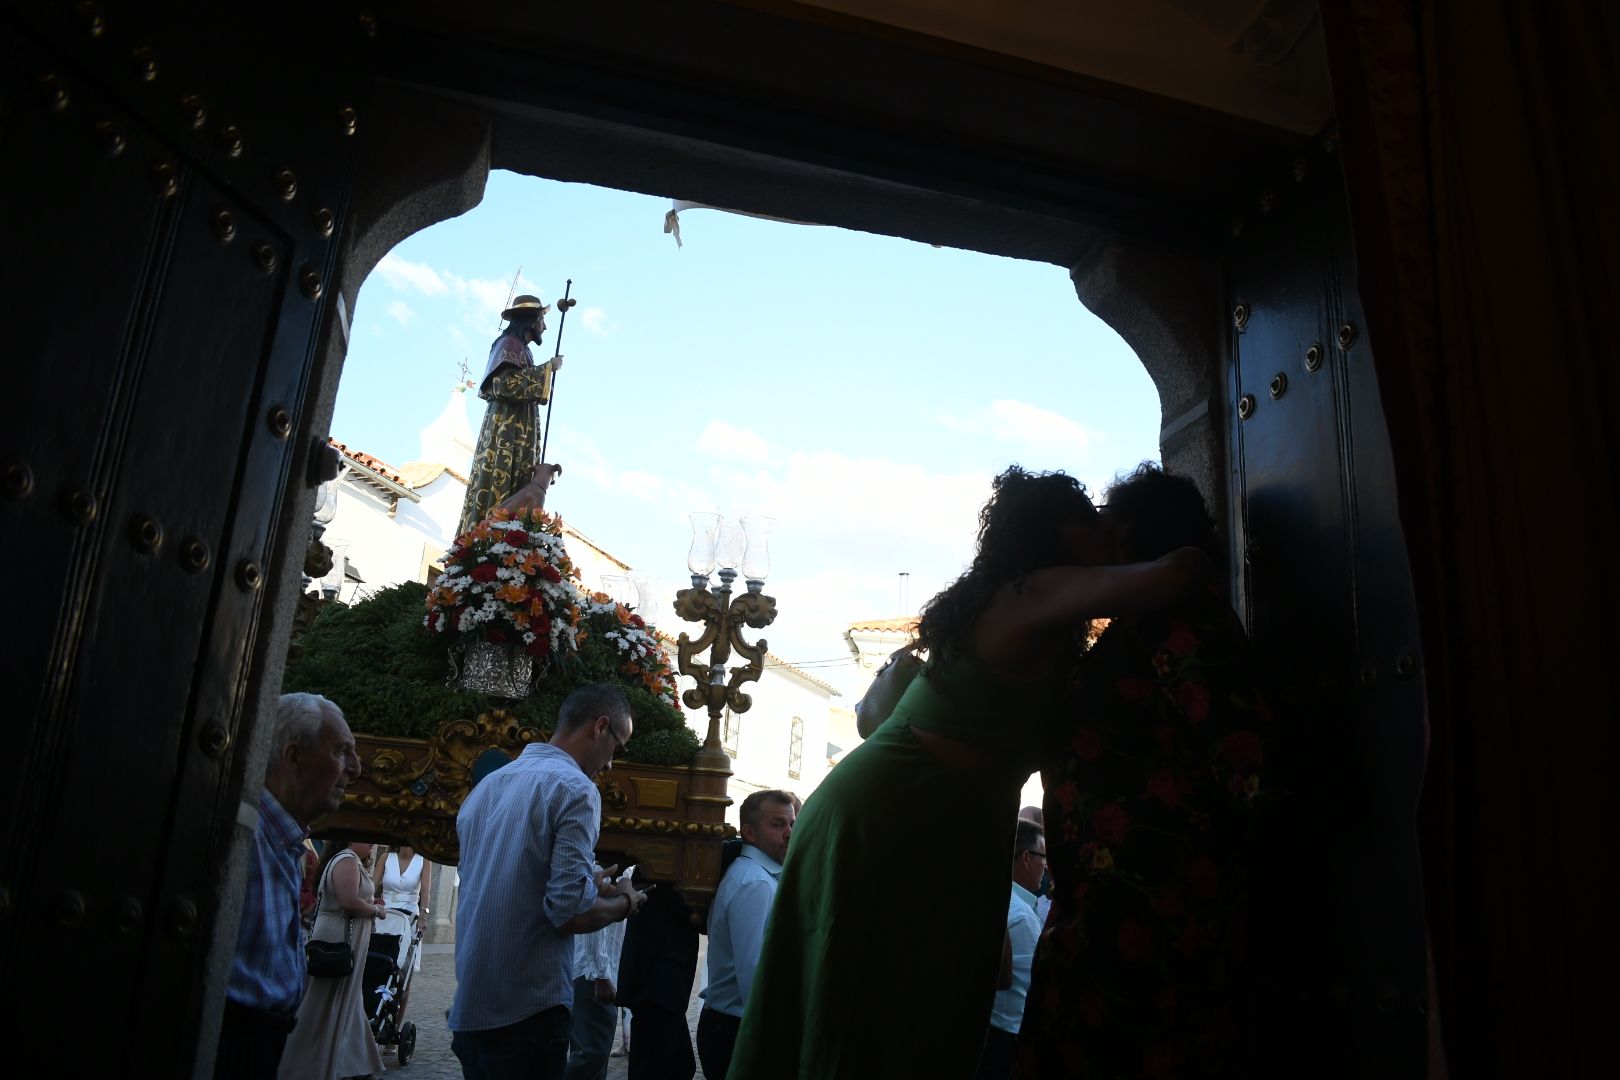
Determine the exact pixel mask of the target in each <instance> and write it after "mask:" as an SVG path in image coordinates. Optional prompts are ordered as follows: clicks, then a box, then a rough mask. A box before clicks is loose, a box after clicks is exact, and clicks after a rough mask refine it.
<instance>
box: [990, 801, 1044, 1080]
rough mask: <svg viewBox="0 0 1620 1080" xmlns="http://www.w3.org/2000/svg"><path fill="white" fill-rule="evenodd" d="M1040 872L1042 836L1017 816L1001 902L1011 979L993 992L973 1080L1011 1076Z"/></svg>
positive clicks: (1035, 932)
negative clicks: (1008, 890)
mask: <svg viewBox="0 0 1620 1080" xmlns="http://www.w3.org/2000/svg"><path fill="white" fill-rule="evenodd" d="M1044 873H1046V836H1045V834H1044V833H1042V831H1041V827H1040V825H1038V824H1037V823H1035V822H1034V821H1031V820H1029V819H1028V818H1024V817H1020V818H1019V819H1018V831H1017V832H1016V833H1014V835H1013V860H1012V896H1011V898H1010V899H1009V900H1008V902H1007V944H1008V951H1009V952H1010V954H1011V955H1010V957H1009V959H1010V961H1011V963H1010V966H1011V968H1012V980H1011V983H1010V985H1008V986H1006V987H1004V988H1002V989H1000V990H998V991H997V992H996V1004H995V1007H994V1008H993V1009H992V1010H991V1012H990V1034H989V1036H988V1037H987V1038H986V1039H985V1043H984V1055H983V1056H982V1057H981V1058H980V1059H979V1076H978V1080H1005V1078H1006V1077H1009V1076H1011V1075H1012V1066H1013V1057H1014V1055H1015V1054H1016V1053H1017V1051H1018V1028H1019V1025H1021V1024H1022V1023H1023V1020H1024V998H1025V996H1026V995H1027V994H1028V993H1029V971H1030V965H1031V963H1032V962H1033V961H1034V959H1035V945H1036V943H1037V941H1039V939H1040V936H1041V924H1040V920H1039V919H1037V918H1036V916H1035V896H1036V894H1037V893H1038V892H1040V891H1041V875H1042V874H1044Z"/></svg>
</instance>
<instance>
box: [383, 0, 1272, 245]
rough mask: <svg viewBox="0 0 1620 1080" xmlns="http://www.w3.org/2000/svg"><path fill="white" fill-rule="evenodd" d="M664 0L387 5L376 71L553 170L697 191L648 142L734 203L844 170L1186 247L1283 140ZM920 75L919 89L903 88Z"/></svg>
mask: <svg viewBox="0 0 1620 1080" xmlns="http://www.w3.org/2000/svg"><path fill="white" fill-rule="evenodd" d="M677 10H678V11H679V13H680V18H679V20H676V19H673V18H671V16H670V9H669V7H668V6H667V5H656V4H650V3H647V2H645V0H617V2H614V3H608V4H601V5H593V6H591V7H590V8H588V9H582V10H576V11H573V12H571V13H570V14H569V16H568V18H566V19H555V18H551V19H549V21H548V19H547V18H546V17H545V13H544V12H543V11H542V12H540V13H536V12H535V11H533V10H530V9H517V10H514V9H513V8H512V6H510V5H505V6H495V5H487V4H483V3H473V4H469V5H463V6H462V7H461V8H459V9H458V11H459V15H457V16H453V17H451V18H449V19H447V18H446V9H445V8H444V7H443V6H442V5H434V6H433V7H432V8H431V9H430V8H426V7H421V6H419V5H413V4H406V5H402V6H401V8H399V9H395V10H391V12H390V14H389V17H388V22H387V23H386V24H385V25H384V26H383V27H382V28H381V29H380V31H379V35H378V42H377V44H378V49H379V61H380V72H381V73H382V74H384V75H387V76H389V77H392V78H396V79H400V80H403V81H409V82H411V83H413V84H416V85H418V86H421V87H423V88H425V89H428V90H430V91H431V92H434V93H438V94H441V95H443V96H446V97H451V98H455V99H458V100H461V101H463V102H470V103H473V104H477V105H479V106H481V107H483V108H487V109H489V110H490V111H491V112H492V113H494V114H495V115H496V116H497V125H496V127H497V132H498V133H499V136H498V139H497V145H496V147H495V148H494V155H495V156H494V158H493V159H492V164H494V165H496V166H497V167H514V168H519V169H522V171H538V172H539V173H540V174H541V175H548V176H556V175H557V172H556V169H555V168H554V169H546V168H544V167H538V168H537V162H536V160H534V159H543V160H553V161H554V162H555V163H556V166H557V167H560V168H561V169H564V170H567V169H570V168H571V169H572V170H573V175H569V176H565V177H558V178H565V179H579V180H584V181H586V182H592V183H599V184H604V185H606V186H612V187H622V188H630V189H634V190H643V191H650V192H654V193H659V194H675V195H679V196H680V197H687V198H698V199H704V200H705V201H711V196H710V195H709V194H706V193H703V192H700V191H697V190H680V189H678V188H675V187H674V185H675V184H676V183H679V182H681V181H683V180H684V179H685V177H684V176H683V175H682V174H681V171H680V170H679V169H671V168H663V169H657V168H653V167H652V164H651V163H650V162H648V161H645V160H641V161H638V160H637V159H638V158H643V159H645V158H647V157H648V156H650V155H661V156H664V157H667V158H669V159H671V161H681V160H685V161H687V162H690V163H691V165H692V167H693V168H694V169H695V170H696V171H697V172H698V173H701V172H702V163H703V162H704V161H705V160H706V159H707V160H709V161H710V163H711V164H712V165H714V166H716V167H717V170H718V171H719V172H722V173H723V172H724V171H725V170H726V169H728V168H729V169H741V170H742V173H746V174H748V175H749V176H750V179H751V181H752V182H751V184H750V185H747V186H745V185H741V184H738V185H733V186H734V187H736V188H737V189H738V190H737V191H736V195H737V196H738V197H734V198H730V199H728V200H725V204H726V205H736V206H738V208H742V209H752V210H759V211H764V212H770V213H775V214H780V215H783V216H795V215H794V210H793V207H791V206H783V205H780V204H779V202H777V201H772V200H773V198H775V197H777V193H776V192H773V191H771V190H769V189H765V190H761V188H760V187H759V185H758V183H757V179H758V177H760V176H770V175H778V176H782V177H787V178H790V182H792V181H791V178H793V177H797V178H798V182H800V183H802V184H803V185H804V186H806V187H807V188H813V187H814V186H815V184H816V183H818V182H820V183H823V184H826V183H836V182H837V178H839V177H850V178H854V177H859V178H860V181H859V183H858V184H856V183H853V181H852V184H853V187H857V188H859V187H863V186H864V189H865V190H866V191H867V192H868V193H869V194H870V193H872V191H873V190H874V188H873V185H876V186H878V187H881V186H883V185H889V186H890V187H891V189H892V190H893V191H894V192H895V193H896V194H898V193H899V192H902V191H905V192H911V193H914V194H915V193H927V194H930V195H932V196H935V197H937V198H939V199H942V200H944V201H943V202H942V203H940V204H939V206H938V208H937V209H939V210H941V211H949V210H951V209H952V208H953V207H954V210H955V212H961V211H963V210H964V209H965V208H969V207H973V206H978V207H981V208H984V209H985V210H986V211H990V210H991V209H992V208H994V212H990V213H988V217H989V218H995V217H996V216H997V214H1000V215H1008V214H1011V215H1014V216H1016V217H1018V218H1020V219H1022V220H1024V221H1025V222H1026V223H1027V228H1029V229H1030V230H1032V232H1034V233H1038V232H1041V231H1043V230H1044V231H1046V232H1048V233H1049V232H1050V231H1051V230H1052V229H1054V228H1056V229H1058V230H1059V231H1060V232H1064V231H1070V232H1074V233H1075V235H1076V236H1081V235H1084V236H1093V235H1095V234H1096V233H1097V232H1098V231H1106V232H1116V233H1123V234H1127V235H1132V236H1136V237H1139V238H1143V239H1152V240H1156V241H1159V242H1162V243H1166V244H1169V245H1171V246H1176V247H1187V248H1206V247H1208V248H1212V247H1214V246H1215V245H1216V244H1217V243H1218V241H1219V239H1220V237H1221V236H1222V234H1223V233H1224V230H1225V228H1226V226H1227V224H1228V222H1229V218H1230V208H1231V206H1232V205H1233V204H1234V201H1235V200H1236V199H1237V197H1238V194H1239V193H1240V192H1242V191H1244V190H1246V189H1247V188H1248V187H1249V186H1250V184H1251V182H1252V178H1253V176H1254V175H1255V172H1256V169H1257V167H1259V163H1264V162H1269V161H1272V160H1275V159H1278V158H1281V157H1283V156H1284V155H1286V154H1289V153H1292V152H1293V151H1294V150H1295V148H1297V147H1298V146H1299V145H1300V144H1301V142H1302V140H1301V139H1300V138H1299V137H1297V136H1294V135H1292V134H1290V133H1287V132H1282V131H1279V130H1276V129H1270V128H1261V127H1258V126H1257V125H1254V124H1252V123H1250V122H1247V121H1242V120H1238V119H1236V118H1232V117H1225V116H1223V115H1221V114H1217V113H1211V112H1208V111H1206V110H1195V109H1189V108H1188V107H1186V106H1184V105H1182V104H1180V103H1172V102H1163V101H1161V100H1160V99H1156V98H1152V97H1151V96H1149V95H1143V94H1140V93H1135V92H1128V93H1102V92H1100V91H1099V89H1098V88H1097V87H1094V86H1092V85H1091V83H1092V81H1091V80H1083V79H1044V78H1036V77H1034V75H1033V74H1032V73H1031V72H1030V71H1028V70H1025V69H1023V68H1017V67H1013V68H1010V69H1008V68H1000V67H993V66H985V65H981V64H976V63H973V62H970V61H969V60H967V59H964V58H962V57H960V56H955V55H946V54H939V53H934V52H928V51H919V50H916V49H912V48H908V47H906V45H904V44H903V43H897V42H895V41H889V40H881V39H874V38H870V37H863V36H859V35H855V34H851V33H848V32H843V31H840V30H839V29H837V28H830V27H826V26H818V25H810V24H806V23H803V22H798V21H793V20H787V19H782V18H779V17H776V16H773V15H770V14H766V13H761V12H758V11H750V10H744V9H738V8H734V7H730V6H728V5H725V4H715V3H693V4H688V5H682V6H681V7H680V8H679V9H677ZM1042 70H1043V71H1044V70H1046V69H1042ZM923 86H927V87H932V88H935V89H934V92H933V93H932V94H931V95H929V96H927V97H923V96H920V95H918V94H916V93H914V92H913V89H914V88H916V87H923ZM1014 103H1016V106H1015V105H1014ZM593 132H594V141H595V143H596V146H595V148H594V149H591V151H590V153H586V154H583V155H579V160H574V161H570V160H569V158H570V154H571V153H572V152H573V151H572V150H571V149H570V147H569V146H568V145H565V143H568V142H574V141H583V142H589V141H591V133H593ZM548 141H549V145H548ZM721 147H724V148H725V149H721ZM609 148H611V153H610V154H609V155H608V156H606V157H603V156H601V154H603V153H606V152H607V151H608V149H609ZM587 159H588V160H587ZM745 161H746V162H747V163H748V164H747V167H746V168H744V167H743V163H744V162H745ZM620 174H622V175H620ZM739 175H741V173H739ZM696 181H701V177H700V176H695V177H694V182H696ZM683 186H684V185H683ZM710 186H718V187H719V188H721V189H722V190H721V192H720V193H721V194H724V193H725V188H726V186H727V185H726V184H725V183H724V182H723V181H722V182H721V183H720V184H718V185H713V184H711V185H710ZM750 195H751V196H752V199H753V201H754V204H753V205H745V202H746V200H748V198H749V197H750ZM712 201H721V200H712ZM844 201H845V202H847V201H848V200H847V199H846V200H844ZM880 201H881V200H880ZM798 216H805V215H804V214H803V213H802V212H800V214H799V215H798ZM857 216H858V215H857ZM816 220H826V215H825V214H823V215H821V216H819V217H817V218H816ZM829 223H834V224H849V225H850V227H855V228H866V227H868V226H867V225H865V224H859V223H851V222H847V221H842V220H840V221H830V222H829ZM1002 224H1003V225H1005V224H1007V222H1006V221H1005V220H1003V222H1002ZM988 227H989V226H988V224H986V223H981V224H979V225H977V226H975V229H976V230H978V231H983V229H985V228H988ZM876 231H897V230H892V229H878V230H876ZM970 231H972V230H970ZM906 234H907V235H910V231H907V233H906ZM916 238H917V239H924V238H925V237H922V236H918V237H916ZM928 239H932V238H928ZM1031 240H1033V235H1032V237H1031ZM933 242H953V241H950V240H946V241H940V240H937V239H934V240H933ZM963 246H979V245H975V244H966V245H963ZM1026 246H1027V245H1026ZM1033 246H1035V247H1040V246H1042V245H1040V244H1039V243H1035V244H1034V245H1033ZM1047 246H1051V245H1047ZM1058 246H1059V247H1065V248H1066V247H1072V246H1073V245H1072V244H1070V243H1068V242H1067V240H1065V242H1064V243H1063V244H1060V245H1058ZM1007 253H1011V252H1007ZM1054 261H1056V260H1054Z"/></svg>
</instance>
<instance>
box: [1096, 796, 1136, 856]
mask: <svg viewBox="0 0 1620 1080" xmlns="http://www.w3.org/2000/svg"><path fill="white" fill-rule="evenodd" d="M1130 827H1131V815H1129V814H1127V813H1126V812H1125V808H1124V807H1123V806H1121V805H1119V804H1118V803H1108V804H1107V805H1105V806H1103V807H1102V808H1101V809H1100V810H1098V811H1097V812H1096V814H1094V815H1092V818H1091V829H1092V832H1094V833H1096V835H1097V839H1099V840H1101V841H1102V842H1103V843H1105V844H1107V845H1108V846H1109V847H1118V846H1119V845H1121V844H1123V843H1124V842H1125V830H1126V829H1128V828H1130Z"/></svg>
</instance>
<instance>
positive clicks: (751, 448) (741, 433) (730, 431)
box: [697, 420, 771, 464]
mask: <svg viewBox="0 0 1620 1080" xmlns="http://www.w3.org/2000/svg"><path fill="white" fill-rule="evenodd" d="M697 448H698V450H699V451H700V452H702V453H705V454H708V455H709V456H710V457H716V458H721V459H723V460H726V461H743V462H748V463H750V464H757V463H759V462H763V461H765V460H766V459H768V458H769V457H770V455H771V448H770V444H769V443H767V442H766V441H765V440H764V438H763V437H761V436H759V435H756V434H754V433H753V432H752V431H749V430H747V429H746V428H740V427H734V426H733V425H731V424H728V423H726V422H725V421H724V420H711V421H709V426H708V427H706V428H704V429H703V434H701V435H699V436H698V444H697Z"/></svg>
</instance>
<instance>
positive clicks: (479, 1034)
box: [450, 1005, 568, 1080]
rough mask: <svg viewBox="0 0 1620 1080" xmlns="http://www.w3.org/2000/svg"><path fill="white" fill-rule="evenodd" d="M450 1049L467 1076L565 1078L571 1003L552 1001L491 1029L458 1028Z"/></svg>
mask: <svg viewBox="0 0 1620 1080" xmlns="http://www.w3.org/2000/svg"><path fill="white" fill-rule="evenodd" d="M450 1049H451V1051H452V1052H453V1053H454V1054H455V1055H456V1060H458V1061H460V1062H461V1074H462V1076H464V1077H466V1080H562V1078H563V1072H564V1070H566V1069H567V1068H568V1007H567V1006H565V1005H553V1006H552V1007H551V1008H549V1009H547V1010H545V1011H544V1012H537V1013H535V1014H534V1015H533V1016H531V1017H528V1018H527V1019H524V1020H519V1021H518V1022H517V1023H515V1024H508V1025H506V1026H505V1027H500V1028H491V1029H490V1030H488V1031H458V1032H456V1033H455V1034H454V1035H453V1036H451V1038H450Z"/></svg>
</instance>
